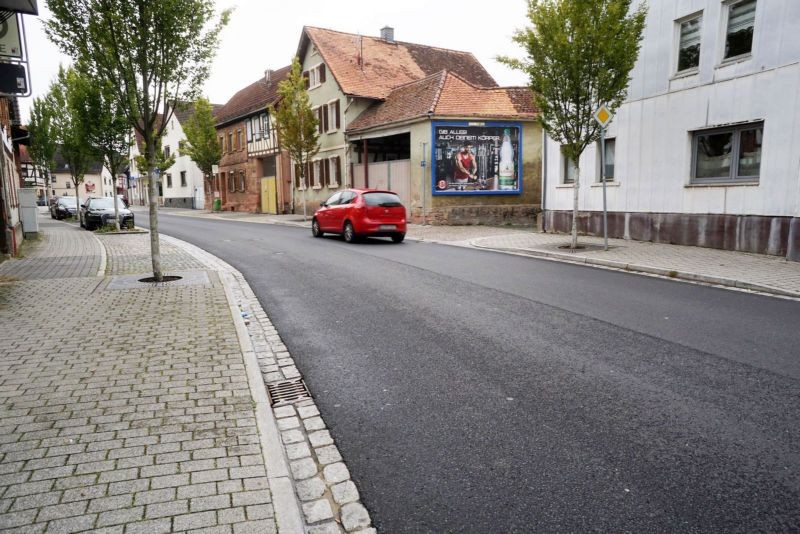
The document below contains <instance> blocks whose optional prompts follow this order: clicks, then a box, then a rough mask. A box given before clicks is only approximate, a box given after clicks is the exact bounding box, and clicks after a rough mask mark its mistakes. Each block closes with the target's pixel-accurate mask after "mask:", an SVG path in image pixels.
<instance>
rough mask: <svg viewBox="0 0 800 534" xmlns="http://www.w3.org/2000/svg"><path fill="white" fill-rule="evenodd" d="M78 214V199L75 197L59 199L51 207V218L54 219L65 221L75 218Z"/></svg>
mask: <svg viewBox="0 0 800 534" xmlns="http://www.w3.org/2000/svg"><path fill="white" fill-rule="evenodd" d="M77 214H78V199H77V198H75V197H58V200H56V201H55V203H54V204H52V205H51V206H50V217H52V218H53V219H58V220H59V221H60V220H61V219H65V218H67V217H75V216H77Z"/></svg>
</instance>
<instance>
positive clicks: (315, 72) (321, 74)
mask: <svg viewBox="0 0 800 534" xmlns="http://www.w3.org/2000/svg"><path fill="white" fill-rule="evenodd" d="M323 83H325V64H324V63H320V64H319V65H315V66H314V67H312V68H310V69H308V88H309V89H314V88H315V87H319V86H320V85H322V84H323Z"/></svg>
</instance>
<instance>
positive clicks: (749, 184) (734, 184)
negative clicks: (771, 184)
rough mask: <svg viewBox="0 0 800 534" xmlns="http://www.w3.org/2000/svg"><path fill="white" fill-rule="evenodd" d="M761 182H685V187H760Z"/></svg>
mask: <svg viewBox="0 0 800 534" xmlns="http://www.w3.org/2000/svg"><path fill="white" fill-rule="evenodd" d="M759 185H760V183H759V182H744V181H742V182H716V183H713V182H712V183H707V184H704V183H698V184H685V185H684V186H683V187H758V186H759Z"/></svg>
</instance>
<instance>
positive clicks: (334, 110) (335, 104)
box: [327, 100, 340, 132]
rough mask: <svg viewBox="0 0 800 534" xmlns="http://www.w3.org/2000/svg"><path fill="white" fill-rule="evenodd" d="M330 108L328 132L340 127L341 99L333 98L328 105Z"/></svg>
mask: <svg viewBox="0 0 800 534" xmlns="http://www.w3.org/2000/svg"><path fill="white" fill-rule="evenodd" d="M327 109H328V122H327V125H328V128H327V131H328V132H333V131H336V130H338V129H339V127H340V126H339V101H338V100H331V101H330V102H328V105H327Z"/></svg>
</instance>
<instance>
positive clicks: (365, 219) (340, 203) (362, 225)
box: [311, 189, 406, 243]
mask: <svg viewBox="0 0 800 534" xmlns="http://www.w3.org/2000/svg"><path fill="white" fill-rule="evenodd" d="M320 206H321V207H320V208H319V209H318V210H317V211H316V212H314V218H313V219H312V220H311V233H312V234H314V237H322V236H323V235H324V234H326V233H330V234H341V235H342V236H344V240H345V241H347V242H348V243H352V242H354V241H357V240H358V239H359V238H361V237H365V236H376V237H391V238H392V241H394V242H395V243H400V242H402V241H403V239H405V237H406V208H405V206H403V203H402V202H400V197H398V196H397V195H396V194H395V193H392V192H391V191H381V190H379V189H345V190H344V191H339V192H338V193H336V194H335V195H333V196H332V197H331V198H329V199H328V200H326V201H325V202H322V203H320Z"/></svg>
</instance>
